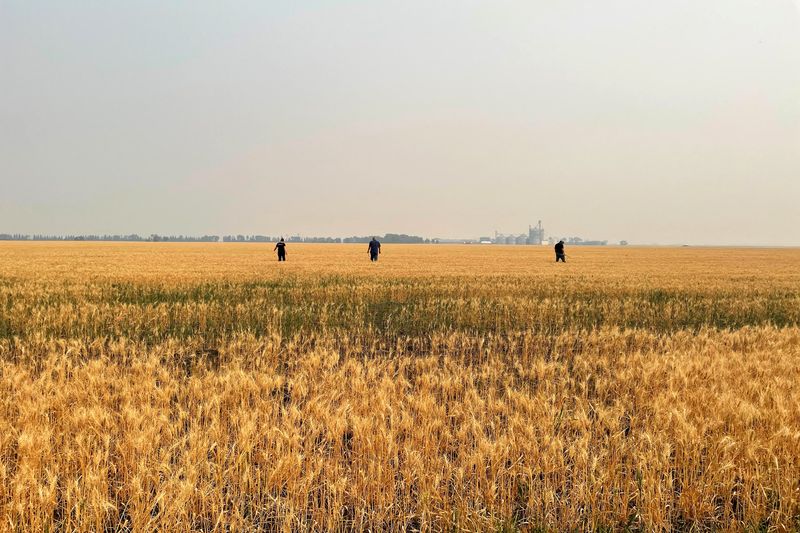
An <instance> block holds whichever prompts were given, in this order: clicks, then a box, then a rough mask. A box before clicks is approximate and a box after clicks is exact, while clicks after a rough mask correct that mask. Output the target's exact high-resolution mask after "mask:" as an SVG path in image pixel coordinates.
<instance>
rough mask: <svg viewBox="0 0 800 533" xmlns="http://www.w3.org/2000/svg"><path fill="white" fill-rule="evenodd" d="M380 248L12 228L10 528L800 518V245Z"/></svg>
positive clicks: (709, 522)
mask: <svg viewBox="0 0 800 533" xmlns="http://www.w3.org/2000/svg"><path fill="white" fill-rule="evenodd" d="M366 248H367V247H366V244H364V245H361V244H359V245H310V244H293V243H289V245H288V247H287V251H288V260H287V262H286V263H278V262H277V261H276V258H275V255H274V254H273V253H272V245H259V244H168V243H135V244H127V243H126V244H119V243H44V242H27V243H18V242H11V243H0V524H2V525H0V528H4V529H9V530H45V529H46V530H51V531H52V530H67V531H72V530H80V531H96V530H102V529H107V530H135V531H142V530H144V531H151V530H155V529H160V530H186V531H210V530H236V531H241V530H245V531H246V530H283V531H296V530H359V531H360V530H365V529H373V530H375V529H380V530H403V531H406V530H425V531H427V530H434V531H439V530H487V529H488V530H510V531H513V530H523V531H530V530H538V531H541V530H564V529H570V530H597V529H604V528H606V529H607V528H612V529H624V528H628V529H633V530H653V529H666V530H711V529H713V530H742V529H748V528H749V529H758V530H768V529H774V530H795V529H797V528H800V387H798V386H797V385H796V384H797V383H800V329H799V328H798V325H799V324H800V250H797V249H755V248H753V249H734V248H638V247H602V248H590V247H568V249H567V254H568V257H567V263H566V264H556V263H555V262H554V256H553V253H552V250H551V248H550V247H541V248H540V247H528V246H518V247H517V246H481V245H469V246H467V245H464V246H459V245H389V244H386V245H384V246H383V253H382V254H381V258H380V261H379V262H378V263H375V264H373V263H370V261H369V258H368V254H367V249H366Z"/></svg>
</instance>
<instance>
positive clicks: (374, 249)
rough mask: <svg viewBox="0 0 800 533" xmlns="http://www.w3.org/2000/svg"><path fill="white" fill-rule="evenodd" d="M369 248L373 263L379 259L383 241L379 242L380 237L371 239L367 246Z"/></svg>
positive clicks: (370, 258)
mask: <svg viewBox="0 0 800 533" xmlns="http://www.w3.org/2000/svg"><path fill="white" fill-rule="evenodd" d="M367 249H368V250H369V260H370V261H372V262H373V263H374V262H375V261H377V260H378V256H379V255H380V253H381V243H379V242H378V239H376V238H375V237H373V238H372V240H371V241H369V246H368V247H367Z"/></svg>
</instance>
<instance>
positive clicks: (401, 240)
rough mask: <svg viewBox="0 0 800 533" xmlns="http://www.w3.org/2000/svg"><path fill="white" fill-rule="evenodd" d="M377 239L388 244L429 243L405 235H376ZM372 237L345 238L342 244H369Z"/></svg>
mask: <svg viewBox="0 0 800 533" xmlns="http://www.w3.org/2000/svg"><path fill="white" fill-rule="evenodd" d="M375 237H377V239H378V240H379V241H381V242H385V243H389V244H422V243H429V242H431V240H430V239H424V238H422V237H418V236H417V235H406V234H405V233H387V234H386V235H384V236H383V237H381V236H380V235H376V236H375ZM371 240H372V236H369V237H345V238H344V239H342V242H369V241H371Z"/></svg>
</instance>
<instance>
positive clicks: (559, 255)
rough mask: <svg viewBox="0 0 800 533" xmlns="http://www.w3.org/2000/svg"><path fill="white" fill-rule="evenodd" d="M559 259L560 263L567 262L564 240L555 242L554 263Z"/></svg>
mask: <svg viewBox="0 0 800 533" xmlns="http://www.w3.org/2000/svg"><path fill="white" fill-rule="evenodd" d="M559 261H561V262H562V263H566V262H567V255H566V254H565V253H564V241H558V242H557V243H556V263H558V262H559Z"/></svg>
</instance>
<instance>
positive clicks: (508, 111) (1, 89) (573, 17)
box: [0, 0, 800, 245]
mask: <svg viewBox="0 0 800 533" xmlns="http://www.w3.org/2000/svg"><path fill="white" fill-rule="evenodd" d="M798 203H800V6H798V4H797V3H796V2H794V1H790V0H783V1H782V0H667V1H657V0H654V1H642V0H606V1H603V2H598V1H596V0H584V1H576V0H558V1H553V0H546V1H545V0H519V1H515V0H507V1H506V0H492V1H485V2H484V1H474V0H457V1H456V0H452V1H431V0H426V1H416V0H402V1H400V0H398V1H377V0H370V1H363V2H356V1H338V2H333V1H331V2H323V1H300V2H298V1H296V0H295V1H289V0H287V1H275V0H273V1H268V0H258V1H252V2H220V1H217V0H213V1H210V0H191V1H185V2H170V1H165V0H157V1H149V0H147V1H143V0H137V1H128V2H120V1H111V0H96V1H88V0H84V1H71V2H70V1H64V0H58V1H55V0H54V1H38V0H18V1H17V0H14V1H9V0H0V232H24V233H37V232H43V233H104V232H123V233H130V232H138V233H141V234H148V233H151V232H159V233H168V234H179V233H184V234H203V233H213V234H224V233H260V234H270V235H272V234H279V233H297V232H299V233H301V234H304V235H352V234H358V235H362V234H372V233H384V232H387V231H390V232H404V233H414V234H420V235H425V236H429V237H434V236H442V237H461V236H463V237H477V236H480V235H487V234H491V233H492V232H493V231H494V230H495V229H497V230H499V231H501V232H514V233H520V232H523V231H526V230H527V225H528V224H529V223H535V222H536V221H537V220H538V219H540V218H541V219H542V220H543V221H544V225H545V228H546V229H547V233H548V234H552V235H554V236H558V237H560V236H572V235H581V236H583V237H587V238H601V239H610V240H619V239H627V240H629V241H632V242H647V243H649V242H661V243H718V244H734V243H742V244H754V243H766V244H793V245H800V207H798Z"/></svg>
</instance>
